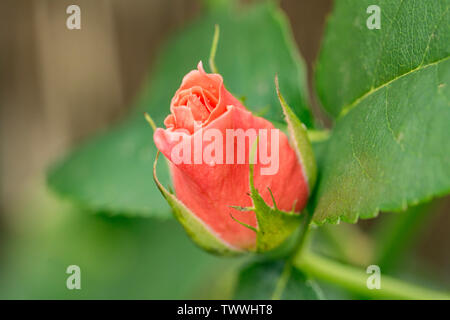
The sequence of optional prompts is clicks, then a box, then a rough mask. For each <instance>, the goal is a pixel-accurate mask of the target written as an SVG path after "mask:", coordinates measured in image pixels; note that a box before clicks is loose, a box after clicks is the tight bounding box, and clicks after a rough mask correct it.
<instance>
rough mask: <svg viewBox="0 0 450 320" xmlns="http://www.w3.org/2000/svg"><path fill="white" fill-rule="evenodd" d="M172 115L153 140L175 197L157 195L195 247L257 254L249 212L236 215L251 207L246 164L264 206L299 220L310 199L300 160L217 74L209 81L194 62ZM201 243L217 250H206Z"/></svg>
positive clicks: (255, 221)
mask: <svg viewBox="0 0 450 320" xmlns="http://www.w3.org/2000/svg"><path fill="white" fill-rule="evenodd" d="M170 111H171V114H170V115H169V116H167V118H166V119H165V121H164V124H165V126H166V127H167V128H166V129H162V128H158V129H156V131H155V133H154V141H155V144H156V146H157V148H158V149H159V150H160V151H161V152H162V153H163V154H164V156H165V157H166V158H167V159H168V160H169V167H170V172H171V176H172V181H173V187H174V191H175V196H174V195H172V194H170V193H168V192H167V191H166V190H165V189H164V192H163V194H164V193H166V194H164V196H165V197H166V199H168V197H172V198H171V199H168V201H169V203H171V205H172V207H173V208H174V212H175V216H176V217H177V218H178V219H179V220H180V222H182V224H183V225H184V226H185V228H186V229H187V232H188V233H189V234H190V235H191V237H192V238H193V239H194V241H196V242H197V243H198V244H200V245H201V246H203V247H206V249H210V250H212V251H221V250H220V249H219V250H216V249H217V246H219V247H220V246H223V247H224V248H227V249H226V250H222V251H227V250H229V251H231V252H239V251H247V250H256V247H257V229H258V227H259V226H258V222H259V220H258V219H257V215H255V212H254V211H249V210H242V208H253V209H254V208H255V204H254V200H253V199H252V197H251V195H250V191H251V188H250V182H249V169H250V168H249V163H254V166H253V167H252V168H253V170H252V171H253V173H254V179H253V181H254V187H255V188H256V190H257V191H258V192H259V194H260V196H261V197H262V199H263V200H264V202H265V203H266V204H268V205H269V206H270V207H273V208H276V209H277V210H280V211H285V212H291V214H292V215H294V216H296V217H298V214H297V213H293V211H295V212H299V211H301V210H302V209H303V208H304V207H305V205H306V202H307V199H308V196H309V187H308V179H307V175H306V171H305V169H304V168H303V166H302V162H301V161H300V160H301V159H300V160H299V157H300V155H299V154H298V152H296V150H295V149H294V148H293V147H292V146H291V145H290V144H289V141H288V138H287V137H286V135H285V134H284V133H283V132H282V131H279V130H278V129H276V128H275V127H274V126H273V125H272V123H270V122H269V121H267V120H265V119H263V118H261V117H257V116H255V115H253V114H252V113H251V112H250V111H248V110H247V109H246V108H245V107H244V106H243V105H242V104H241V102H239V100H237V99H236V98H235V97H233V95H232V94H231V93H230V92H228V91H227V90H226V89H225V87H224V84H223V79H222V76H221V75H219V74H207V73H206V72H205V71H204V70H203V67H202V63H201V62H200V63H199V64H198V70H193V71H191V72H189V73H188V74H187V75H186V76H185V77H184V79H183V82H182V83H181V86H180V88H179V89H178V90H177V91H176V93H175V96H174V97H173V98H172V101H171V104H170ZM308 143H309V142H308ZM251 150H253V153H252V152H251ZM155 179H156V178H155ZM157 183H158V186H159V187H160V189H161V188H163V187H162V186H160V184H159V182H158V181H157ZM162 191H163V190H162ZM271 193H272V195H273V199H272V195H271ZM274 201H275V203H274ZM174 203H175V204H174ZM174 206H175V207H174ZM240 208H241V210H240ZM186 212H187V213H186ZM192 224H194V227H192ZM189 225H191V227H189ZM200 229H201V231H199V230H200ZM200 232H206V233H209V234H208V235H207V236H205V235H202V234H199V233H200ZM205 238H208V239H214V238H215V239H214V241H216V242H218V243H220V244H219V245H217V244H216V245H205V243H204V242H205V241H206V242H207V240H205ZM202 242H203V243H202ZM208 247H209V248H208Z"/></svg>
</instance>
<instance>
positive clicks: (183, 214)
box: [153, 151, 244, 256]
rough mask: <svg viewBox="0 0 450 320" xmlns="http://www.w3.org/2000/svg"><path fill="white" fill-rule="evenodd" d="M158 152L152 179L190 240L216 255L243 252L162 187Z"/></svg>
mask: <svg viewBox="0 0 450 320" xmlns="http://www.w3.org/2000/svg"><path fill="white" fill-rule="evenodd" d="M159 153H160V152H159V151H158V152H157V153H156V158H155V162H154V164H153V179H154V180H155V183H156V186H157V187H158V189H159V191H160V192H161V194H162V195H163V197H164V198H165V199H166V201H167V203H168V204H169V206H170V207H171V208H172V212H173V215H174V216H175V218H176V219H177V220H178V222H179V223H180V224H181V225H182V226H183V228H184V230H185V231H186V233H187V234H188V236H189V237H190V238H191V239H192V241H193V242H194V243H195V244H196V245H198V246H199V247H200V248H202V249H204V250H206V251H208V252H210V253H213V254H216V255H225V256H233V255H239V254H242V253H244V251H242V250H240V249H238V248H235V247H233V246H231V245H229V244H227V243H225V242H224V241H223V240H221V239H220V238H219V237H217V236H216V235H215V234H214V232H212V231H211V230H210V229H209V228H208V226H206V225H205V224H204V223H203V222H202V221H201V220H200V219H198V218H197V217H196V216H195V215H194V213H193V212H192V211H191V210H189V209H188V208H187V207H186V206H185V205H184V204H183V203H181V201H180V200H178V199H177V197H176V196H175V195H174V194H173V193H171V192H169V191H168V190H167V189H166V188H164V186H163V185H162V184H161V183H160V182H159V180H158V177H157V175H156V164H157V162H158V157H159Z"/></svg>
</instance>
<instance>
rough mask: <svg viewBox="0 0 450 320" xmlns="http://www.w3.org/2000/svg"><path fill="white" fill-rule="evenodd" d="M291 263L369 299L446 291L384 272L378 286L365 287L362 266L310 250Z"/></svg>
mask: <svg viewBox="0 0 450 320" xmlns="http://www.w3.org/2000/svg"><path fill="white" fill-rule="evenodd" d="M294 265H295V267H297V268H298V269H300V270H301V271H303V272H305V273H307V274H309V275H311V276H312V277H314V278H316V279H320V280H323V281H326V282H329V283H332V284H335V285H338V286H340V287H342V288H344V289H347V290H349V291H351V292H353V293H357V294H360V295H362V296H365V297H368V298H372V299H402V300H403V299H405V300H423V299H425V300H428V299H430V300H449V299H450V292H439V291H434V290H430V289H426V288H421V287H419V286H415V285H412V284H409V283H406V282H403V281H400V280H397V279H394V278H392V277H389V276H387V275H381V288H380V289H372V290H371V289H369V288H368V287H367V284H366V283H367V278H368V277H369V274H367V273H366V272H365V271H364V270H361V269H359V268H356V267H352V266H348V265H345V264H341V263H338V262H335V261H333V260H330V259H327V258H324V257H320V256H318V255H315V254H313V253H311V252H304V253H303V254H302V255H300V256H297V259H296V260H295V262H294Z"/></svg>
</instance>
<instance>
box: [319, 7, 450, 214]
mask: <svg viewBox="0 0 450 320" xmlns="http://www.w3.org/2000/svg"><path fill="white" fill-rule="evenodd" d="M372 4H377V5H379V6H380V8H381V29H380V30H376V29H374V30H369V29H368V28H367V27H366V19H367V17H368V16H369V15H368V14H366V8H367V7H368V6H369V5H372ZM449 5H450V3H449V2H448V1H359V0H357V1H338V2H336V4H335V9H334V13H333V15H332V17H331V18H330V21H329V24H328V27H327V32H326V36H325V40H324V43H323V48H322V51H321V54H320V59H319V63H318V66H317V87H318V90H319V94H320V97H321V100H322V103H323V106H324V108H325V109H326V110H328V111H329V112H330V113H331V114H332V115H334V116H337V117H338V118H337V120H336V123H335V127H334V130H333V134H332V136H331V138H330V139H329V141H327V142H326V144H327V151H326V154H325V155H324V157H323V159H322V160H321V161H320V162H319V172H320V177H319V181H318V190H317V193H316V198H315V199H316V200H315V202H316V207H315V215H314V221H315V222H316V223H322V222H324V221H328V222H332V223H335V222H338V221H339V220H344V221H347V222H356V221H357V219H358V216H360V217H361V218H372V217H375V216H376V215H377V213H378V211H380V210H381V211H396V210H400V209H405V208H407V207H408V206H410V205H415V204H417V203H420V202H423V201H427V200H429V199H431V198H432V197H435V196H440V195H444V194H446V193H448V192H449V191H450V144H449V143H448V136H449V135H448V134H449V123H450V104H449V97H450V89H449V86H448V81H449V79H450V60H448V56H449V52H450V28H449V26H450V18H449V10H448V9H449Z"/></svg>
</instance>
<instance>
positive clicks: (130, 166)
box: [48, 2, 312, 217]
mask: <svg viewBox="0 0 450 320" xmlns="http://www.w3.org/2000/svg"><path fill="white" fill-rule="evenodd" d="M229 3H231V2H229ZM213 8H216V7H214V6H213ZM215 24H218V25H220V29H221V32H220V33H221V34H220V41H219V44H218V47H217V53H216V58H215V61H216V66H217V67H218V69H219V71H220V72H221V73H222V75H223V76H224V81H225V85H226V87H227V88H228V89H229V90H230V91H231V92H232V93H233V94H235V96H236V97H243V96H245V98H246V99H245V101H246V106H247V107H248V108H249V109H250V110H252V111H256V112H261V113H264V117H266V118H268V119H270V120H274V121H282V119H283V117H282V112H281V110H280V108H279V107H278V101H277V97H276V93H275V90H274V85H273V77H274V76H275V74H276V73H278V74H279V75H280V82H281V83H280V84H281V86H282V87H283V91H284V94H285V97H286V99H287V101H288V102H289V103H290V105H291V106H294V107H295V109H294V112H295V113H296V114H297V116H298V117H299V118H300V119H301V120H302V121H303V122H304V123H305V124H306V125H307V126H311V125H312V118H311V114H310V112H309V110H308V108H307V103H306V100H307V99H306V80H305V67H304V65H303V62H302V61H301V59H300V57H299V55H298V52H297V51H296V48H295V46H294V42H293V40H292V36H291V34H290V30H289V27H288V24H287V21H286V18H285V17H284V15H283V14H282V13H281V11H280V10H279V9H278V7H277V6H276V5H274V4H273V3H272V2H267V3H261V4H258V5H254V6H249V7H245V8H241V7H239V8H235V7H232V6H231V5H230V4H228V5H227V6H226V7H221V9H220V10H219V9H218V8H217V9H212V11H210V12H209V13H207V14H205V15H204V16H203V17H202V18H200V19H199V20H197V21H195V22H193V23H192V24H190V25H189V26H187V27H185V28H184V29H183V31H182V32H180V33H179V34H177V35H175V36H174V37H173V38H172V39H171V40H170V41H169V42H168V43H167V44H166V46H165V47H164V49H163V50H162V52H161V54H160V57H159V59H158V60H157V62H156V64H155V66H156V70H155V72H154V73H153V76H152V80H151V81H150V82H149V83H151V85H146V86H145V88H144V92H143V95H142V97H141V99H140V101H139V102H138V103H137V107H136V109H135V112H134V113H133V114H132V115H131V116H130V118H129V119H128V120H126V121H125V122H124V123H122V124H121V125H120V126H118V127H116V128H114V129H112V130H111V131H109V132H106V133H104V134H101V135H100V136H98V137H96V138H95V139H93V140H92V141H90V142H88V143H87V144H84V145H83V146H81V147H79V148H78V149H76V150H75V151H74V152H73V153H71V154H69V155H68V156H67V157H66V158H65V159H63V160H62V161H60V162H59V163H57V164H56V165H54V166H53V167H52V169H51V170H50V173H49V177H48V182H49V185H50V186H51V187H52V188H53V189H54V190H56V191H57V192H58V193H59V194H62V195H64V196H66V197H68V198H70V199H72V200H74V201H76V202H79V203H80V204H82V205H85V206H89V207H90V208H93V209H95V210H97V211H107V212H110V213H115V214H121V213H123V214H127V215H130V214H135V215H139V216H160V217H167V216H169V207H168V206H167V204H166V203H165V201H164V199H163V198H162V197H161V195H160V194H159V192H158V191H157V188H156V186H155V184H154V183H153V181H152V178H151V177H152V162H153V160H154V158H155V155H156V148H155V147H154V144H153V138H152V130H150V129H149V128H148V126H147V124H146V122H145V120H144V117H143V115H142V112H144V111H147V112H148V113H149V114H150V115H151V116H152V118H153V119H154V120H155V122H156V124H157V125H159V126H161V125H162V123H163V120H164V118H165V116H166V115H167V114H168V113H169V104H170V100H171V98H172V96H173V94H174V93H175V91H176V89H177V88H178V86H179V85H180V83H181V80H182V77H183V76H184V75H185V74H186V73H187V72H189V71H190V70H192V69H194V68H195V67H196V66H197V63H198V62H199V61H200V60H202V61H203V62H207V61H208V56H209V52H210V46H211V41H212V37H213V32H214V25H215ZM162 169H163V168H162V166H160V170H159V171H158V176H159V178H160V180H161V182H162V184H164V185H166V184H167V183H168V181H169V177H168V174H167V170H162Z"/></svg>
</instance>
